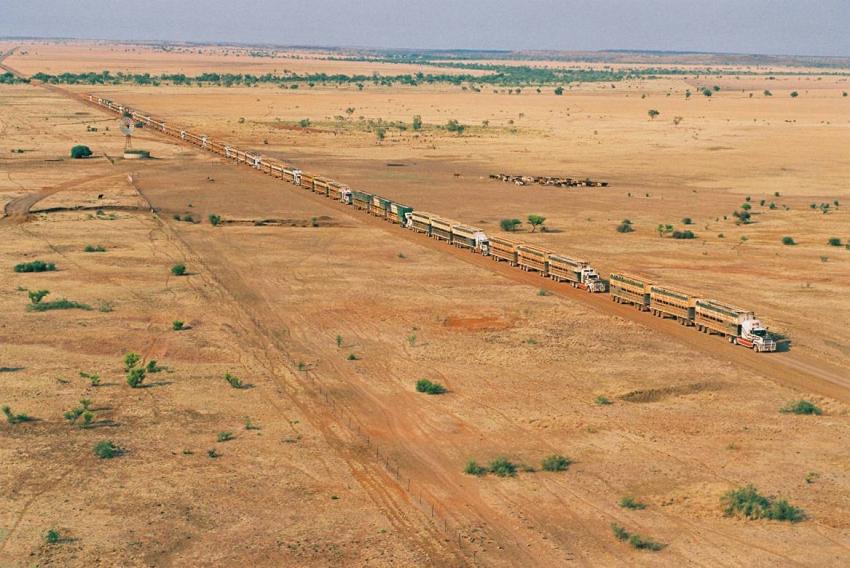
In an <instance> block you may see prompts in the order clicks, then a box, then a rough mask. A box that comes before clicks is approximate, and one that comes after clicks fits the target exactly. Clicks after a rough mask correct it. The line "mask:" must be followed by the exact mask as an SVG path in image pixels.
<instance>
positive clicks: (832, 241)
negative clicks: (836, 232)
mask: <svg viewBox="0 0 850 568" xmlns="http://www.w3.org/2000/svg"><path fill="white" fill-rule="evenodd" d="M826 244H828V245H829V246H831V247H840V246H841V239H839V238H838V237H831V238H830V239H829V240H828V241H826Z"/></svg>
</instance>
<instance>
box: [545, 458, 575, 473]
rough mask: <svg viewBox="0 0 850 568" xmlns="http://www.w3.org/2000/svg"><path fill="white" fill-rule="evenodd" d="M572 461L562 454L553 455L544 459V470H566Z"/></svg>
mask: <svg viewBox="0 0 850 568" xmlns="http://www.w3.org/2000/svg"><path fill="white" fill-rule="evenodd" d="M571 463H572V461H571V460H570V459H569V458H566V457H564V456H561V455H557V454H556V455H551V456H548V457H546V458H544V459H543V470H544V471H565V470H566V469H567V468H568V467H570V464H571Z"/></svg>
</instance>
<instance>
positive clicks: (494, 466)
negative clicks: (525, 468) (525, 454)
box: [488, 458, 517, 477]
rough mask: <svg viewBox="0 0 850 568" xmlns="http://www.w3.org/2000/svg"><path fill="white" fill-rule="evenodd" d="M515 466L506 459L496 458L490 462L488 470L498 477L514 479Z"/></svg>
mask: <svg viewBox="0 0 850 568" xmlns="http://www.w3.org/2000/svg"><path fill="white" fill-rule="evenodd" d="M516 469H517V467H516V464H515V463H513V462H511V461H509V460H508V459H506V458H496V459H494V460H493V461H491V462H490V466H489V467H488V470H489V472H490V473H493V474H496V475H498V476H499V477H515V476H516Z"/></svg>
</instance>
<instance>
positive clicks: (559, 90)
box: [554, 87, 564, 97]
mask: <svg viewBox="0 0 850 568" xmlns="http://www.w3.org/2000/svg"><path fill="white" fill-rule="evenodd" d="M554 92H555V94H556V95H558V96H559V97H560V96H561V95H563V94H564V88H563V87H555V91H554Z"/></svg>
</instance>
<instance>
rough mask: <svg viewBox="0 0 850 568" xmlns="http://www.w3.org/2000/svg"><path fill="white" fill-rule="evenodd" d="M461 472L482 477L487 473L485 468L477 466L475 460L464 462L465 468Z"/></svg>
mask: <svg viewBox="0 0 850 568" xmlns="http://www.w3.org/2000/svg"><path fill="white" fill-rule="evenodd" d="M463 472H464V473H466V474H469V475H477V476H479V477H480V476H482V475H484V474H485V473H487V468H485V467H482V466H480V465H478V462H476V461H475V460H469V461H468V462H466V467H464V468H463Z"/></svg>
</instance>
